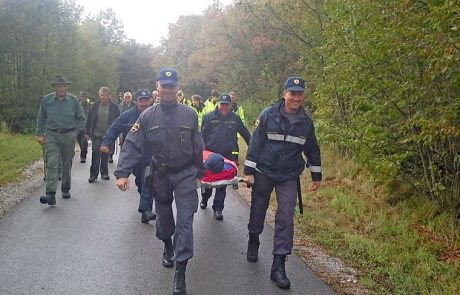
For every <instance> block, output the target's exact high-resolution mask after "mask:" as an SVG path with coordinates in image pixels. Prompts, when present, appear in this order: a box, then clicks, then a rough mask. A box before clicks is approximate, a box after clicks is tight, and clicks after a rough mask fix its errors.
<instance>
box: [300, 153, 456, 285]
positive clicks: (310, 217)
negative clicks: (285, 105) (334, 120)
mask: <svg viewBox="0 0 460 295" xmlns="http://www.w3.org/2000/svg"><path fill="white" fill-rule="evenodd" d="M323 156H324V157H325V158H326V159H327V160H326V161H324V162H323V168H324V170H325V171H326V173H325V176H326V178H327V181H326V182H325V183H323V185H322V188H321V190H320V191H319V192H317V193H310V192H306V191H305V192H304V194H303V195H304V207H305V208H307V210H305V213H304V215H296V218H295V221H296V224H295V226H296V228H297V231H296V237H297V239H308V240H310V241H311V240H314V241H315V242H317V243H319V244H321V245H322V246H323V247H325V248H326V249H327V250H328V251H329V252H331V253H333V254H334V255H335V256H338V257H340V258H342V259H343V260H345V261H346V262H347V263H348V264H350V265H352V266H354V267H355V268H357V269H358V271H359V274H360V275H359V277H360V281H361V283H363V284H364V285H365V286H367V287H368V288H369V289H371V291H373V292H375V293H376V294H458V292H459V291H460V282H459V281H458V280H457V279H456V278H457V277H458V276H459V275H460V265H459V263H458V261H452V262H447V261H445V260H444V259H443V258H442V257H443V256H444V255H445V254H452V253H454V251H455V249H457V250H458V249H459V247H460V234H459V232H458V229H457V228H456V227H455V225H454V220H453V218H452V216H451V215H450V214H447V213H440V210H439V209H440V207H439V205H436V203H434V202H432V201H430V200H428V199H426V198H422V197H418V198H417V197H411V198H406V199H405V200H403V201H401V202H399V203H398V204H397V205H396V206H395V207H393V206H390V205H388V203H387V202H386V201H385V195H384V194H382V193H381V192H380V190H381V188H380V187H376V186H375V185H374V182H373V181H372V180H370V179H369V174H368V173H367V172H366V170H365V169H363V168H362V167H360V166H359V165H358V164H357V163H354V162H352V161H346V160H344V159H343V158H342V157H339V156H338V155H336V154H335V153H332V152H331V151H330V150H329V149H323ZM350 167H352V168H351V169H350ZM308 179H309V177H308V173H307V175H305V176H304V178H302V180H303V181H304V182H305V183H308ZM305 188H306V186H305ZM454 259H455V258H454Z"/></svg>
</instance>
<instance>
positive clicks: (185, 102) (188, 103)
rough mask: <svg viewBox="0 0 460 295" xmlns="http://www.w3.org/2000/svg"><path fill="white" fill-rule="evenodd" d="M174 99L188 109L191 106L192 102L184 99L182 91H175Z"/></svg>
mask: <svg viewBox="0 0 460 295" xmlns="http://www.w3.org/2000/svg"><path fill="white" fill-rule="evenodd" d="M176 98H177V102H178V103H181V104H183V105H186V106H189V107H191V106H192V102H191V101H190V100H188V99H187V98H185V96H184V91H182V90H179V91H177V94H176Z"/></svg>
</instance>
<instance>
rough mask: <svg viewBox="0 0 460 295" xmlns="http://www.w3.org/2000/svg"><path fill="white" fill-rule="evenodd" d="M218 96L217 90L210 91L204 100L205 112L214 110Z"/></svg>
mask: <svg viewBox="0 0 460 295" xmlns="http://www.w3.org/2000/svg"><path fill="white" fill-rule="evenodd" d="M218 98H219V91H217V90H213V91H211V96H210V97H209V98H208V99H207V100H206V101H205V102H204V110H203V112H204V113H205V114H207V113H209V112H213V111H215V110H216V107H217V99H218Z"/></svg>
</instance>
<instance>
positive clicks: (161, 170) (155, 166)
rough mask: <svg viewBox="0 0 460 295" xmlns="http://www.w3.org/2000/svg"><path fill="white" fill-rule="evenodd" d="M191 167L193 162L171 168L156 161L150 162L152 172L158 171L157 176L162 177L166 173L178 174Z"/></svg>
mask: <svg viewBox="0 0 460 295" xmlns="http://www.w3.org/2000/svg"><path fill="white" fill-rule="evenodd" d="M192 165H193V161H189V162H187V163H185V164H183V165H181V166H175V167H171V166H169V165H168V164H166V163H160V162H157V161H156V160H153V161H152V165H151V167H152V171H158V174H159V176H164V175H166V173H179V172H181V171H183V170H185V169H187V168H188V167H190V166H192Z"/></svg>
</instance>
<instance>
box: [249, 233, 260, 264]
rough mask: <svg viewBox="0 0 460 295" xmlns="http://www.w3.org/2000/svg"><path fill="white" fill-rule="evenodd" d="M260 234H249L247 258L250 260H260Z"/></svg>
mask: <svg viewBox="0 0 460 295" xmlns="http://www.w3.org/2000/svg"><path fill="white" fill-rule="evenodd" d="M259 245H260V242H259V235H258V234H249V242H248V252H246V259H247V260H248V261H250V262H257V260H259Z"/></svg>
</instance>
